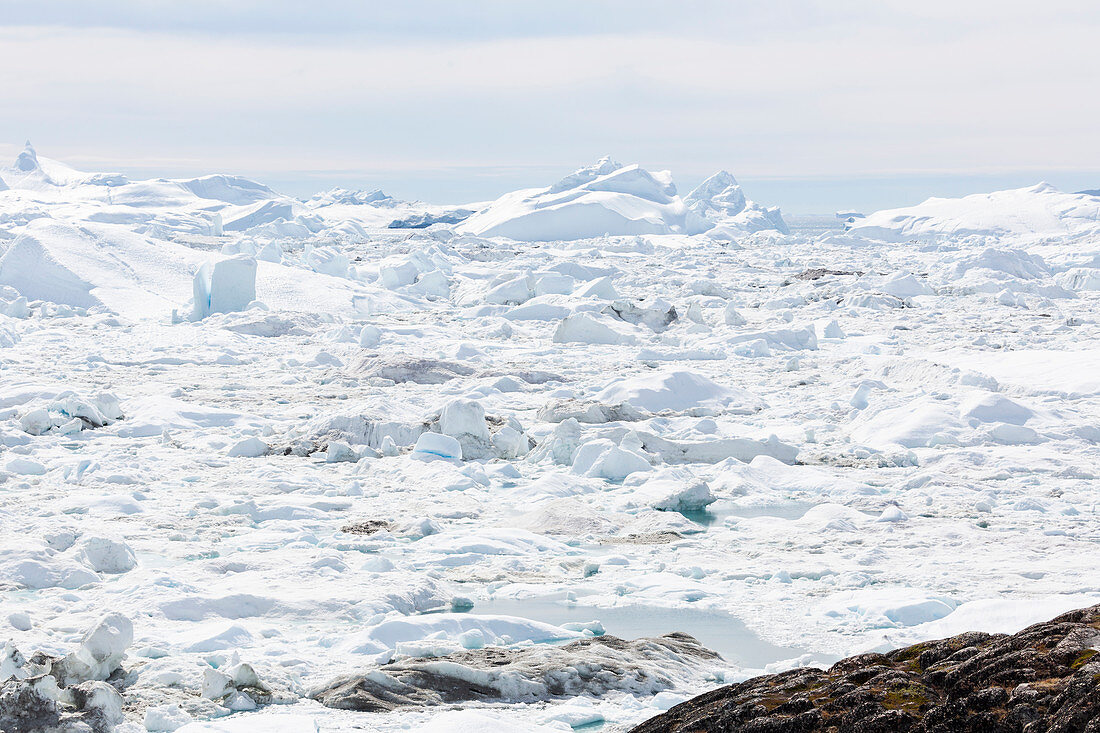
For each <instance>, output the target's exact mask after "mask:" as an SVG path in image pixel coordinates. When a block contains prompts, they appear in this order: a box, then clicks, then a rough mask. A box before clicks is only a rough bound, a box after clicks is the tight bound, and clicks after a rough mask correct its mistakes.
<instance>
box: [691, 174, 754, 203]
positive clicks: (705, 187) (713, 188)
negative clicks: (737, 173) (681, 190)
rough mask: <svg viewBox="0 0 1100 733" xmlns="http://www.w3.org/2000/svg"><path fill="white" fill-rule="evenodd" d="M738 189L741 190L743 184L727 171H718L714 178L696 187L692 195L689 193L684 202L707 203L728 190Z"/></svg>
mask: <svg viewBox="0 0 1100 733" xmlns="http://www.w3.org/2000/svg"><path fill="white" fill-rule="evenodd" d="M731 188H736V189H737V190H738V191H740V190H741V184H739V183H738V182H737V179H736V178H734V177H733V175H732V174H730V173H728V172H727V171H718V172H717V173H715V174H714V175H713V176H711V177H710V178H708V179H707V180H705V181H703V182H702V183H700V184H699V185H698V186H696V187H695V188H694V189H693V190H692V192H691V193H689V194H688V195H687V196H686V197H685V198H684V200H685V201H706V200H709V199H712V198H714V197H715V196H717V195H719V194H721V193H722V192H724V191H727V190H728V189H731Z"/></svg>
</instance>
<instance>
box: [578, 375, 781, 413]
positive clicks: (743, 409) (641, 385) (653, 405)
mask: <svg viewBox="0 0 1100 733" xmlns="http://www.w3.org/2000/svg"><path fill="white" fill-rule="evenodd" d="M595 399H596V400H597V401H599V402H602V403H604V404H612V405H614V404H620V403H623V402H629V403H630V404H631V405H633V406H634V407H637V408H639V409H642V410H648V411H649V412H654V413H656V412H662V411H664V410H672V411H674V412H684V411H698V410H708V409H710V410H728V411H730V412H740V413H749V412H755V411H757V410H759V409H761V408H763V406H764V403H763V402H762V401H761V400H760V398H759V397H757V396H755V395H754V394H752V393H751V392H749V391H747V390H744V389H740V388H737V387H728V386H726V385H722V384H718V383H717V382H715V381H714V380H712V379H710V378H708V377H705V376H703V375H702V374H699V373H698V372H694V371H690V370H687V369H682V370H673V371H661V372H657V373H656V374H646V375H642V376H638V377H628V378H626V379H618V380H615V381H613V382H611V384H609V385H607V386H606V387H605V388H604V389H603V390H601V391H600V392H599V393H597V394H596V396H595Z"/></svg>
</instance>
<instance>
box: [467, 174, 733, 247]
mask: <svg viewBox="0 0 1100 733" xmlns="http://www.w3.org/2000/svg"><path fill="white" fill-rule="evenodd" d="M711 226H713V224H711V223H710V222H708V221H707V220H706V219H703V218H702V217H700V216H697V215H696V214H695V213H694V212H692V211H690V210H689V209H688V207H687V206H686V205H685V204H684V202H683V201H682V200H681V199H680V197H679V196H677V195H676V186H675V185H674V184H673V183H672V176H671V174H669V173H668V171H660V172H658V173H651V172H649V171H647V170H645V169H644V168H642V167H640V166H638V165H628V166H624V165H621V164H619V163H616V162H615V161H613V160H611V159H610V158H606V157H605V158H601V159H600V160H599V161H597V162H596V163H595V165H591V166H588V167H586V168H581V169H579V170H577V171H575V172H574V173H572V174H570V175H568V176H566V177H565V178H563V179H561V180H560V181H558V182H557V183H555V184H554V185H552V186H550V187H548V188H533V189H524V190H520V191H513V192H512V193H507V194H505V195H503V196H501V197H500V198H499V199H497V200H496V201H494V202H492V203H491V204H490V205H489V206H488V207H487V208H485V209H482V210H481V211H479V212H477V213H476V214H474V215H473V216H471V217H470V218H469V219H467V220H466V221H465V222H463V223H462V224H461V225H460V226H459V227H458V230H459V231H461V232H464V233H467V234H475V235H478V236H482V237H508V238H510V239H516V240H525V241H533V242H547V241H555V240H574V239H587V238H589V237H599V236H603V235H604V234H611V235H632V234H698V233H700V232H703V231H706V230H707V229H709V228H710V227H711Z"/></svg>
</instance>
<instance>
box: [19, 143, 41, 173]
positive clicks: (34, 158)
mask: <svg viewBox="0 0 1100 733" xmlns="http://www.w3.org/2000/svg"><path fill="white" fill-rule="evenodd" d="M15 169H16V170H19V171H23V172H24V173H30V172H31V171H34V170H38V153H36V152H34V146H33V145H31V141H30V140H28V141H27V144H26V145H25V146H24V147H23V152H22V153H20V154H19V157H18V158H16V159H15Z"/></svg>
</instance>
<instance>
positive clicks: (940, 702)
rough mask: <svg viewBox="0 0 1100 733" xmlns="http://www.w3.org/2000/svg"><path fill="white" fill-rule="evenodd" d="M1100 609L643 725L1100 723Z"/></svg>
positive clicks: (664, 732) (759, 732)
mask: <svg viewBox="0 0 1100 733" xmlns="http://www.w3.org/2000/svg"><path fill="white" fill-rule="evenodd" d="M1098 647H1100V605H1097V606H1092V607H1091V608H1085V609H1081V610H1077V611H1071V612H1070V613H1066V614H1064V615H1062V616H1059V617H1057V618H1055V619H1054V620H1052V621H1048V622H1046V623H1040V624H1036V625H1034V626H1030V627H1028V628H1026V629H1024V630H1023V631H1021V632H1019V633H1018V634H1013V635H1011V636H1009V635H1005V634H984V633H979V632H970V633H966V634H960V635H959V636H954V637H951V638H949V639H942V640H939V641H930V642H925V643H922V644H916V645H914V646H911V647H906V648H904V649H898V650H895V651H892V652H890V653H888V654H861V655H859V656H855V657H850V658H848V659H844V660H841V661H840V662H837V663H836V664H835V665H833V666H832V667H831V668H829V669H828V670H821V669H809V668H802V669H792V670H790V671H788V672H784V673H782V674H776V675H765V676H763V677H756V678H754V679H751V680H747V681H745V682H742V683H740V684H736V685H730V686H728V687H722V688H720V689H717V690H713V691H711V692H708V693H706V694H704V695H700V696H698V697H696V698H693V699H691V700H688V701H687V702H684V703H681V704H680V705H677V706H675V707H673V708H672V709H670V710H669V711H668V712H666V713H664V714H662V715H659V716H657V717H655V718H651V719H650V720H647V721H646V722H645V723H642V724H641V725H639V726H638V727H636V728H634V730H633V732H632V733H671V732H673V731H675V732H677V733H679V732H683V733H687V732H688V731H691V732H692V733H696V732H699V733H702V732H703V731H707V732H710V731H729V732H733V731H746V732H748V731H752V732H753V733H765V732H767V733H772V732H776V733H778V732H783V733H795V732H798V733H802V732H803V731H805V732H810V731H836V732H838V733H840V732H845V733H847V732H851V733H873V732H879V731H883V732H885V731H928V732H929V733H931V732H932V731H937V732H939V731H942V732H944V733H947V732H948V731H950V732H952V733H957V732H959V731H973V732H975V733H977V732H979V731H980V732H981V733H1000V732H1001V731H1005V732H1008V731H1013V732H1017V731H1018V732H1026V733H1039V732H1042V733H1071V732H1076V731H1081V732H1082V733H1083V732H1091V731H1100V657H1097V656H1096V655H1097V648H1098Z"/></svg>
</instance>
